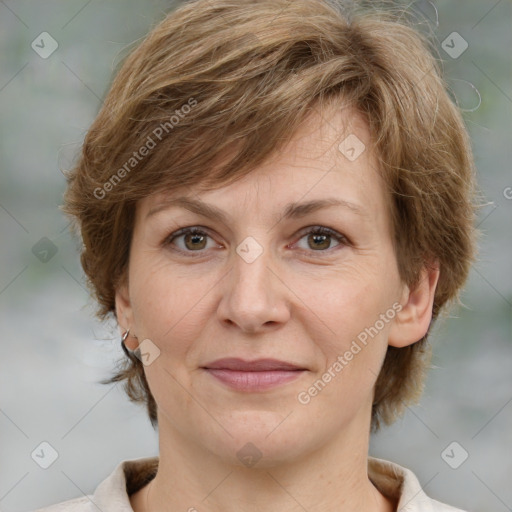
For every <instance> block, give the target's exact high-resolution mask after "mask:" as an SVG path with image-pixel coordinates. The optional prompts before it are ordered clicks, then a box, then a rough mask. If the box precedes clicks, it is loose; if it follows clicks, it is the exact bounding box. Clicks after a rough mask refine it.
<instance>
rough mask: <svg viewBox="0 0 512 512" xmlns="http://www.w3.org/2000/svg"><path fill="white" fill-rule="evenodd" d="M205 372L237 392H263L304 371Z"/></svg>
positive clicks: (212, 370) (210, 370) (211, 370)
mask: <svg viewBox="0 0 512 512" xmlns="http://www.w3.org/2000/svg"><path fill="white" fill-rule="evenodd" d="M206 371H207V372H208V373H209V374H210V375H211V376H212V377H215V378H216V379H217V380H220V381H221V382H222V383H224V384H226V385H227V386H229V387H231V388H233V389H237V390H238V391H265V390H266V389H271V388H274V387H276V386H280V385H282V384H285V383H287V382H290V381H292V380H295V379H297V378H298V377H300V376H301V375H302V374H303V373H304V371H305V370H294V371H289V370H288V371H287V370H272V371H261V372H242V371H237V370H220V369H212V368H206Z"/></svg>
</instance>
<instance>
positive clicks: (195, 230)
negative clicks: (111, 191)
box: [162, 226, 352, 257]
mask: <svg viewBox="0 0 512 512" xmlns="http://www.w3.org/2000/svg"><path fill="white" fill-rule="evenodd" d="M305 229H308V231H305V232H302V233H301V236H300V238H299V240H302V238H304V237H305V236H307V235H310V234H316V235H326V236H331V237H333V238H334V239H335V240H336V241H337V242H338V243H339V244H340V246H351V245H352V244H351V242H350V240H349V239H348V238H347V237H346V236H345V235H342V234H341V233H338V232H337V231H335V230H333V229H331V228H328V227H325V226H310V227H309V228H305ZM188 234H191V235H206V236H208V237H210V235H209V234H208V232H207V231H206V230H205V228H202V227H201V226H191V227H186V228H181V229H179V230H177V231H175V232H174V233H171V234H170V235H169V236H168V237H166V238H165V240H164V241H163V244H162V245H163V246H169V245H171V244H172V242H173V241H174V240H175V239H176V238H179V237H180V236H183V235H188ZM210 238H212V237H210ZM336 247H338V246H336ZM336 247H335V248H331V249H325V250H318V251H314V250H310V251H307V252H309V253H313V254H314V253H320V254H319V256H322V253H330V252H332V251H333V250H334V249H336ZM173 250H175V251H177V252H180V253H182V254H187V256H190V257H201V256H203V253H204V252H205V251H204V250H198V251H184V250H183V249H173ZM302 251H305V250H304V249H302ZM194 252H197V253H198V254H197V255H193V253H194ZM315 256H317V255H315Z"/></svg>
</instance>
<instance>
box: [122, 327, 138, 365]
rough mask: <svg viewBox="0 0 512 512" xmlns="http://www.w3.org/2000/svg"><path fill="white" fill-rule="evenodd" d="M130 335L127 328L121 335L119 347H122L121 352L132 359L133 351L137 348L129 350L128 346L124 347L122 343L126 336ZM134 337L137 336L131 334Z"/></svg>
mask: <svg viewBox="0 0 512 512" xmlns="http://www.w3.org/2000/svg"><path fill="white" fill-rule="evenodd" d="M129 335H130V329H128V330H127V331H126V332H125V333H124V334H123V336H122V337H121V348H122V349H123V352H124V353H125V354H126V355H127V356H128V357H129V358H130V359H132V358H133V357H134V355H133V354H134V353H135V352H136V351H137V350H138V349H135V350H130V349H129V348H127V347H126V345H125V344H124V342H125V341H126V340H127V339H128V336H129ZM133 337H134V338H135V339H138V338H137V336H133Z"/></svg>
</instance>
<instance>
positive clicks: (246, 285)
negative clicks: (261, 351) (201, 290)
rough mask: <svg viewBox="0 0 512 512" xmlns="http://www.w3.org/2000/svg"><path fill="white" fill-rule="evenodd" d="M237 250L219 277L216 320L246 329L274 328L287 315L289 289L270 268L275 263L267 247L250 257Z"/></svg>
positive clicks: (283, 321)
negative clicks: (231, 261) (218, 299)
mask: <svg viewBox="0 0 512 512" xmlns="http://www.w3.org/2000/svg"><path fill="white" fill-rule="evenodd" d="M240 254H242V256H241V255H240ZM240 254H239V253H235V254H234V255H233V258H232V260H233V263H232V267H231V269H230V271H229V272H228V274H227V276H226V277H225V279H223V280H222V281H223V283H224V287H223V290H222V292H223V293H222V298H221V300H220V303H219V307H218V310H217V312H218V317H219V319H220V321H221V322H223V323H225V324H228V325H231V326H233V325H235V326H237V327H238V328H240V329H241V330H242V331H244V332H247V333H256V332H259V331H262V332H263V331H265V330H268V329H275V328H278V327H279V326H280V325H282V324H284V323H286V321H287V320H288V319H289V318H290V308H289V304H290V301H289V300H288V299H289V295H288V294H289V289H288V288H287V286H286V285H285V283H284V282H283V280H282V278H281V276H279V273H278V271H276V270H274V268H278V267H279V265H276V264H275V262H273V261H272V255H271V254H270V251H266V250H264V251H263V253H262V254H260V255H259V256H258V257H256V259H254V261H252V260H251V258H245V257H244V255H243V252H240ZM287 292H288V293H287Z"/></svg>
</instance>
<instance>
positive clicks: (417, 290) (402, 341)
mask: <svg viewBox="0 0 512 512" xmlns="http://www.w3.org/2000/svg"><path fill="white" fill-rule="evenodd" d="M438 280H439V264H438V263H437V262H436V263H435V264H434V265H432V266H428V267H424V268H423V270H422V272H421V277H420V280H419V282H418V284H417V285H416V286H415V287H414V289H412V290H411V289H409V287H408V286H406V285H404V291H403V295H402V300H401V301H400V304H402V309H401V310H400V311H399V312H398V313H397V315H396V316H395V319H394V321H393V324H392V325H391V328H390V331H389V337H388V344H389V345H391V346H392V347H397V348H401V347H406V346H408V345H412V344H413V343H416V342H417V341H419V340H421V339H422V338H423V337H424V336H425V334H426V333H427V331H428V328H429V325H430V321H431V320H432V307H433V305H434V294H435V291H436V286H437V282H438Z"/></svg>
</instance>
